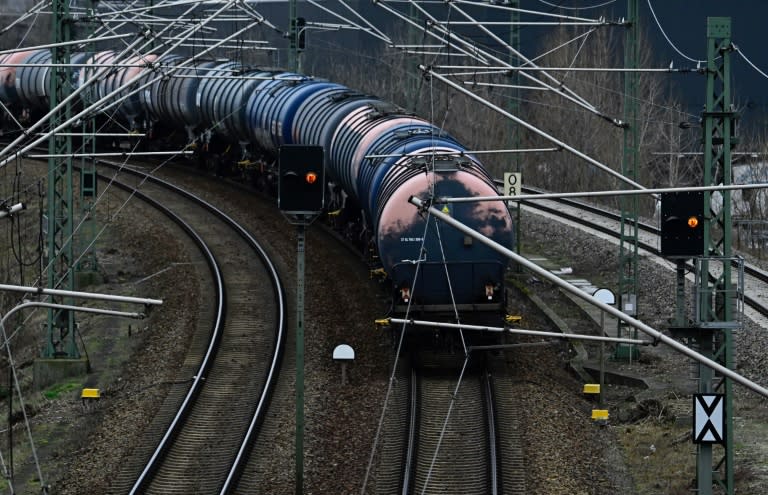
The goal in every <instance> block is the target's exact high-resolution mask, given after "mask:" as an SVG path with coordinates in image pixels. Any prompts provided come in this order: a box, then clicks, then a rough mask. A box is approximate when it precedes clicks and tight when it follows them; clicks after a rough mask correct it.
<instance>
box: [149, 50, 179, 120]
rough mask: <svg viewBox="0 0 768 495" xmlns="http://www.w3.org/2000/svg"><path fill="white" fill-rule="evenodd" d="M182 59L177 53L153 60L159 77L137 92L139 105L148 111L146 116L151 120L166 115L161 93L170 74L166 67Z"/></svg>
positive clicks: (166, 84)
mask: <svg viewBox="0 0 768 495" xmlns="http://www.w3.org/2000/svg"><path fill="white" fill-rule="evenodd" d="M184 60H185V58H184V57H181V56H179V55H163V56H161V57H160V58H158V59H157V60H156V61H155V62H156V65H157V66H158V69H157V76H160V77H159V78H157V79H156V80H155V82H153V83H152V84H151V85H150V86H147V87H146V88H144V89H143V90H142V91H141V92H140V94H139V101H140V102H141V106H142V107H143V108H144V110H145V111H146V112H148V114H149V115H148V117H149V118H150V119H151V120H154V121H159V120H161V119H162V118H163V117H165V116H166V115H165V113H164V110H163V103H164V97H163V94H164V92H165V88H166V87H167V86H168V82H169V81H170V74H172V72H170V71H169V70H168V68H169V67H173V66H175V65H178V64H179V63H181V62H183V61H184Z"/></svg>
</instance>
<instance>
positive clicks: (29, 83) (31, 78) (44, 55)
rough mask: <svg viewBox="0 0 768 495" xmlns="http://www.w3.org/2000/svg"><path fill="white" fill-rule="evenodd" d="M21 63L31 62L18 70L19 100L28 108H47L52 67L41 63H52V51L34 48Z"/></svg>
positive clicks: (17, 88) (17, 87)
mask: <svg viewBox="0 0 768 495" xmlns="http://www.w3.org/2000/svg"><path fill="white" fill-rule="evenodd" d="M20 63H22V64H30V66H28V67H19V68H18V69H17V70H16V91H17V92H18V95H19V100H20V101H21V103H22V104H23V105H24V106H25V107H26V108H46V107H47V106H48V90H49V86H50V73H51V67H50V65H48V66H40V65H39V64H50V63H51V52H50V51H48V50H34V51H32V52H30V53H29V55H28V56H27V57H25V58H24V59H23V60H22V61H20ZM32 64H38V66H32Z"/></svg>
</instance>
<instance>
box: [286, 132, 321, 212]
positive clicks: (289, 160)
mask: <svg viewBox="0 0 768 495" xmlns="http://www.w3.org/2000/svg"><path fill="white" fill-rule="evenodd" d="M278 169H279V172H278V174H279V178H278V187H277V189H278V196H277V205H278V208H280V210H282V211H283V212H285V213H296V214H313V213H318V212H320V211H321V210H322V209H323V206H324V200H325V165H324V151H323V147H322V146H300V145H293V144H285V145H283V146H280V150H279V154H278Z"/></svg>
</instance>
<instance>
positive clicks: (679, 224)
mask: <svg viewBox="0 0 768 495" xmlns="http://www.w3.org/2000/svg"><path fill="white" fill-rule="evenodd" d="M704 220H705V217H704V192H702V191H695V192H670V193H662V195H661V255H662V256H665V257H667V258H693V257H696V256H703V255H704Z"/></svg>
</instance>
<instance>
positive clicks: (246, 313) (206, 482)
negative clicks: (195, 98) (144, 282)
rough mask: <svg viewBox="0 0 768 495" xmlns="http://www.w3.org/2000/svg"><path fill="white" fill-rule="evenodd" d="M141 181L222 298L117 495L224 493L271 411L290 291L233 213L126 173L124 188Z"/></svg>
mask: <svg viewBox="0 0 768 495" xmlns="http://www.w3.org/2000/svg"><path fill="white" fill-rule="evenodd" d="M115 185H118V184H117V183H115ZM139 185H140V188H139V189H140V191H141V192H140V193H134V194H138V195H139V196H140V197H141V199H143V200H145V201H149V202H152V203H153V204H154V205H156V206H157V207H160V208H161V209H163V210H164V211H166V213H167V214H169V215H173V216H174V218H175V219H176V221H177V222H181V223H182V224H183V225H184V228H185V230H187V232H189V233H190V235H193V236H194V237H195V238H196V239H197V242H198V244H199V245H200V247H201V251H203V252H204V253H205V255H206V259H207V263H208V265H209V267H210V277H211V278H210V280H209V282H210V283H211V284H212V288H210V289H208V291H209V293H210V294H213V295H215V296H211V297H210V298H209V300H207V301H204V304H203V306H202V307H201V308H199V310H200V318H201V320H205V323H207V324H202V323H204V322H203V321H201V324H200V325H199V328H201V329H204V330H203V333H204V334H205V335H197V336H196V338H195V340H194V341H193V342H191V343H190V349H189V350H190V352H189V354H188V357H187V360H186V363H187V364H186V365H185V369H184V370H182V372H181V374H182V375H184V374H186V375H187V377H188V380H186V383H184V382H185V381H184V380H180V382H181V383H183V385H180V386H178V387H175V388H174V390H173V391H172V392H171V394H169V397H168V399H167V400H166V402H165V405H164V407H163V408H162V410H161V412H160V413H159V414H158V416H157V417H156V418H155V420H154V423H153V428H151V429H150V430H151V431H148V432H147V442H143V443H145V444H146V445H151V446H156V447H155V448H153V449H145V450H143V451H142V452H137V453H135V455H134V456H133V457H132V458H131V460H130V461H129V463H128V464H127V465H125V466H124V467H123V469H122V471H121V474H120V475H119V476H118V477H117V478H116V479H115V480H114V482H113V483H112V487H111V491H110V492H111V493H163V494H172V493H219V492H220V491H222V490H224V487H225V486H229V485H231V484H234V483H235V482H236V478H237V476H238V475H239V473H240V471H241V470H242V469H243V465H244V462H245V460H246V458H247V452H248V451H249V448H250V445H251V444H252V442H253V440H254V438H255V436H256V430H257V427H258V425H259V423H260V421H261V419H262V417H263V415H264V414H265V411H266V408H267V404H268V399H269V396H270V393H271V390H272V387H273V385H274V381H275V378H276V374H277V370H278V367H279V364H280V357H281V352H282V347H283V342H284V339H285V327H286V324H285V297H284V290H283V288H282V285H281V282H280V280H279V277H278V276H277V272H276V270H275V268H274V266H272V264H271V262H270V261H269V260H268V258H267V257H266V254H265V253H264V251H263V250H262V249H261V247H260V246H259V245H258V243H257V242H256V241H255V240H254V239H253V238H252V237H251V236H250V235H249V234H248V233H247V232H246V231H245V229H243V228H242V227H240V226H239V225H237V224H236V223H235V222H234V221H232V220H231V219H230V218H229V217H227V216H226V215H224V214H223V213H221V212H220V211H218V210H216V209H215V208H213V207H212V206H210V205H208V204H207V203H205V202H204V201H202V200H200V199H198V198H195V197H194V196H192V195H191V194H189V193H186V192H184V191H182V190H181V189H178V188H176V187H173V186H171V185H170V184H168V183H164V182H162V181H159V180H157V179H150V180H148V179H147V178H146V177H145V176H144V175H143V174H141V173H139V172H137V171H132V173H131V174H124V173H121V174H120V184H119V187H123V188H125V189H126V190H127V191H131V190H134V189H135V188H137V187H138V186H139ZM161 205H162V206H161ZM171 212H173V213H171ZM186 344H187V343H180V345H186ZM152 439H154V441H153V440H152Z"/></svg>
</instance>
